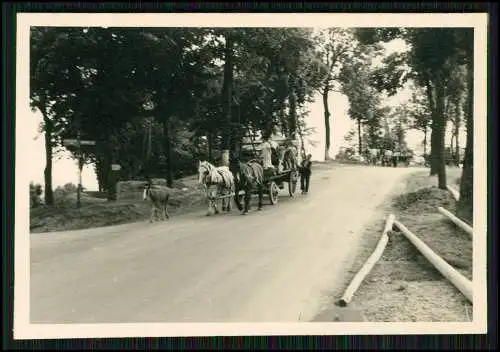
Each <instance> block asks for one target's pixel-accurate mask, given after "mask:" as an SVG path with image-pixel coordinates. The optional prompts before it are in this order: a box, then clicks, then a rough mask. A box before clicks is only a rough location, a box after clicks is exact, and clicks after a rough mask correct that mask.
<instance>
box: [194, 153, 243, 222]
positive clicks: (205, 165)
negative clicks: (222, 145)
mask: <svg viewBox="0 0 500 352" xmlns="http://www.w3.org/2000/svg"><path fill="white" fill-rule="evenodd" d="M198 182H199V183H200V184H203V185H205V186H206V189H207V199H208V210H207V216H209V215H210V210H211V209H212V208H213V209H214V213H215V214H218V213H219V209H217V197H218V196H219V195H221V196H224V197H223V198H222V211H227V212H230V211H231V198H232V196H230V194H231V193H234V176H233V174H232V173H231V171H229V168H228V167H227V166H219V167H215V166H214V165H212V164H210V163H209V162H208V161H200V162H199V163H198Z"/></svg>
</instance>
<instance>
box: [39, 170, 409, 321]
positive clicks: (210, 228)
mask: <svg viewBox="0 0 500 352" xmlns="http://www.w3.org/2000/svg"><path fill="white" fill-rule="evenodd" d="M412 171H416V170H415V169H412V168H403V167H401V168H382V167H363V166H342V167H334V168H332V169H327V170H317V171H316V172H315V173H313V176H312V180H311V190H310V194H309V195H307V196H302V195H300V194H299V193H300V192H297V197H295V198H293V199H292V198H290V197H289V196H288V195H287V193H286V188H285V190H284V191H283V195H282V196H281V198H280V200H279V202H278V204H277V205H276V206H274V207H272V206H270V205H267V206H265V207H264V209H263V211H261V212H257V211H256V210H255V209H256V208H255V206H254V207H253V210H252V211H251V213H250V214H249V215H247V216H241V215H239V213H238V212H237V211H233V213H231V214H223V215H218V216H213V217H205V216H203V215H204V214H202V213H191V214H186V215H183V216H178V217H174V218H172V219H171V220H169V221H167V222H163V223H161V222H160V223H153V224H149V223H147V222H142V223H134V224H127V225H120V226H112V227H106V228H99V229H91V230H80V231H71V232H60V233H42V234H31V254H30V256H31V258H30V260H31V299H30V314H31V322H32V323H63V324H64V323H122V322H129V323H133V322H272V321H274V322H294V321H299V320H300V321H309V320H310V319H312V318H313V317H314V316H315V314H316V313H318V311H319V310H320V309H321V308H322V307H323V306H324V305H325V304H331V299H330V302H326V301H327V300H328V299H327V293H328V291H331V289H332V288H334V287H336V285H342V283H341V281H342V278H343V274H344V272H345V271H346V270H348V269H349V267H348V266H349V263H350V261H351V260H352V259H353V257H354V254H355V251H356V248H357V245H358V240H359V239H360V236H361V233H362V230H363V226H364V225H365V224H367V222H368V221H370V219H371V217H372V216H374V215H375V214H376V213H375V212H376V207H377V206H378V205H379V204H381V203H382V202H383V201H384V200H385V199H387V197H388V195H389V193H390V192H391V191H392V190H394V187H396V186H397V185H398V184H400V182H401V181H402V178H403V177H404V176H405V175H407V174H408V173H410V172H412ZM265 201H267V202H268V200H267V198H265ZM254 204H255V202H254ZM267 204H269V203H267ZM381 216H383V214H381Z"/></svg>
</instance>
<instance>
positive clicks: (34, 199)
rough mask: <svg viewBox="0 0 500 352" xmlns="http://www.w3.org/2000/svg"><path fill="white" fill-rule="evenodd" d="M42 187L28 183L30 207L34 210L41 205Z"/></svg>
mask: <svg viewBox="0 0 500 352" xmlns="http://www.w3.org/2000/svg"><path fill="white" fill-rule="evenodd" d="M42 193H43V191H42V185H40V184H39V183H37V184H34V183H33V182H30V207H32V208H35V207H37V206H39V205H40V204H42V198H41V196H42Z"/></svg>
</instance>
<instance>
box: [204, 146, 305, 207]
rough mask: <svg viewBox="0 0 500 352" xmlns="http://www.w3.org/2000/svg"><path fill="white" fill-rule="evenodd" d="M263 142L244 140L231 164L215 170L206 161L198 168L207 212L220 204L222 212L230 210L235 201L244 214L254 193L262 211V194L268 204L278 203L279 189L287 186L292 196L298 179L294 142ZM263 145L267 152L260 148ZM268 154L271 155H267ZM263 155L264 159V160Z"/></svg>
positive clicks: (297, 163) (297, 159)
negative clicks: (205, 188) (238, 153)
mask: <svg viewBox="0 0 500 352" xmlns="http://www.w3.org/2000/svg"><path fill="white" fill-rule="evenodd" d="M267 142H268V143H267V144H266V143H263V141H261V140H255V139H254V138H252V139H249V138H246V139H244V141H243V143H242V148H241V150H240V155H239V157H237V158H234V160H232V165H231V166H230V167H227V166H219V167H216V166H214V165H212V164H210V163H209V162H207V161H200V163H199V165H198V177H199V183H200V184H204V185H205V186H206V187H207V198H208V201H209V210H208V212H207V215H209V214H210V213H211V209H214V212H215V213H218V212H219V211H218V209H217V202H219V201H221V202H222V211H228V212H229V211H230V210H231V201H232V199H233V198H234V200H235V202H236V205H237V206H238V209H239V210H240V211H243V213H244V214H245V213H247V212H248V211H249V209H250V201H251V197H252V195H253V194H257V195H258V196H259V205H258V208H259V209H261V208H262V205H263V204H262V203H263V195H264V193H266V194H267V195H268V196H269V201H270V203H271V205H274V204H276V203H277V202H278V196H279V190H280V189H283V188H284V184H285V183H287V184H288V194H289V195H290V196H291V197H293V196H294V195H295V192H296V190H297V183H298V180H299V169H298V165H299V160H300V159H299V158H300V157H299V155H298V152H297V150H298V148H297V146H296V144H297V143H296V142H295V143H294V141H292V140H288V139H278V138H276V137H275V138H272V139H270V140H268V141H267ZM263 145H266V150H264V151H262V150H261V148H262V146H263ZM269 154H271V155H269ZM263 156H264V157H263Z"/></svg>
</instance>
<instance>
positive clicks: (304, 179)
mask: <svg viewBox="0 0 500 352" xmlns="http://www.w3.org/2000/svg"><path fill="white" fill-rule="evenodd" d="M311 158H312V155H311V154H308V155H307V157H306V158H305V159H304V161H303V162H302V167H301V168H300V190H301V191H302V194H307V193H308V192H309V180H310V178H311V166H312V161H311Z"/></svg>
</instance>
